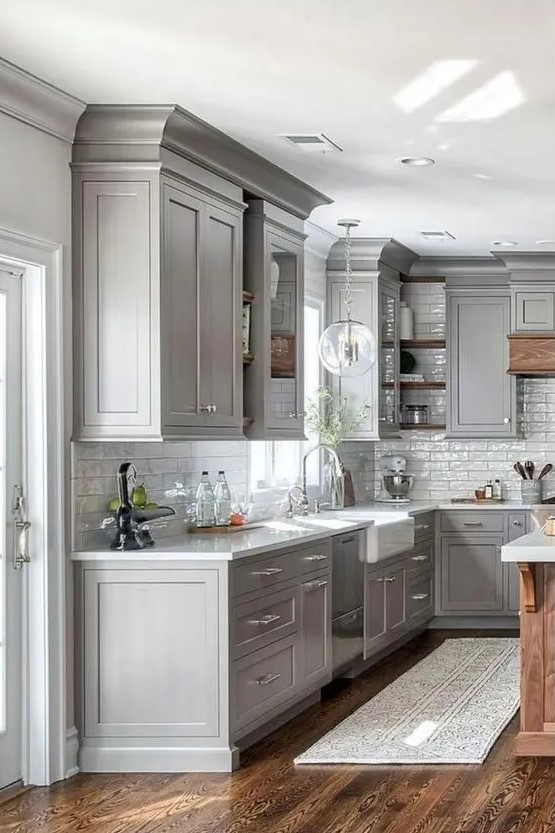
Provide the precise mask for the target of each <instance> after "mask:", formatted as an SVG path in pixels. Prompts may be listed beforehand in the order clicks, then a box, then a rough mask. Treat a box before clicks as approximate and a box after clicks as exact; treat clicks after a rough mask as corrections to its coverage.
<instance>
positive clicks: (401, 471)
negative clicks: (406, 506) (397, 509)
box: [377, 454, 414, 504]
mask: <svg viewBox="0 0 555 833" xmlns="http://www.w3.org/2000/svg"><path fill="white" fill-rule="evenodd" d="M406 467H407V461H406V460H405V458H404V457H401V456H400V455H399V454H384V456H383V457H380V469H381V472H382V488H381V492H380V494H379V495H378V497H377V500H378V501H379V502H380V503H397V504H398V503H410V499H409V497H408V493H409V492H410V490H411V489H412V484H413V483H414V475H413V474H405V469H406Z"/></svg>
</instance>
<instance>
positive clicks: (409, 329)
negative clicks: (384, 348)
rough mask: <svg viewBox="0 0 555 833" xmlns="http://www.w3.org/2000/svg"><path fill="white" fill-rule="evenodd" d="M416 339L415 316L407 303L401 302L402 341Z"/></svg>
mask: <svg viewBox="0 0 555 833" xmlns="http://www.w3.org/2000/svg"><path fill="white" fill-rule="evenodd" d="M413 338H414V315H413V312H412V310H411V308H410V307H409V305H408V304H407V302H406V301H401V339H402V341H412V339H413Z"/></svg>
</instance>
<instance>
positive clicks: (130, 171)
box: [72, 105, 330, 440]
mask: <svg viewBox="0 0 555 833" xmlns="http://www.w3.org/2000/svg"><path fill="white" fill-rule="evenodd" d="M72 181H73V238H74V239H73V259H74V260H73V316H74V318H73V333H74V377H75V378H74V433H73V437H74V439H76V440H128V439H133V440H153V439H158V440H159V439H164V438H169V439H177V438H180V439H199V438H221V439H225V438H227V437H237V436H242V435H243V367H242V292H243V289H244V288H245V287H243V274H242V272H243V213H244V211H245V208H246V204H245V202H244V192H245V190H246V191H248V192H249V193H251V194H252V193H255V194H258V195H259V196H261V197H263V198H264V199H263V200H258V202H259V203H261V204H263V206H264V211H263V214H264V219H262V220H261V226H260V228H261V234H260V239H259V241H258V249H257V257H258V260H257V259H256V257H255V258H254V260H253V262H252V265H251V268H250V272H249V279H250V280H251V283H252V284H253V285H254V284H255V283H256V286H253V290H254V291H255V292H256V293H257V295H258V298H257V303H258V304H259V306H260V316H261V317H260V326H261V327H263V328H264V331H265V334H266V342H265V350H262V351H261V352H260V354H259V356H257V358H256V361H255V367H256V368H257V369H256V370H254V375H250V376H249V377H248V378H249V381H250V382H252V381H253V380H254V381H255V382H256V381H259V380H258V378H257V376H256V374H257V372H258V367H260V368H262V374H263V375H262V377H261V378H262V379H263V381H264V382H265V385H262V384H261V385H259V388H260V390H259V396H258V398H257V400H256V401H257V403H258V407H259V410H257V412H256V414H254V413H253V414H252V416H256V417H257V421H258V423H259V424H264V425H267V426H268V427H269V428H268V430H269V431H270V432H273V434H274V435H276V436H280V435H283V436H297V437H300V436H302V422H303V420H302V411H303V392H302V348H303V333H302V317H303V307H302V299H303V262H302V255H303V240H304V234H303V229H304V219H305V218H306V217H308V215H309V214H310V213H311V211H312V210H313V208H314V207H315V206H316V205H320V204H322V203H325V202H330V200H329V199H328V198H327V197H325V196H324V195H323V194H320V193H319V192H317V191H315V190H314V189H312V188H310V187H309V186H308V185H305V184H304V183H303V182H301V181H300V180H298V179H296V178H295V177H292V176H291V175H290V174H288V173H287V172H286V171H283V170H281V169H280V168H278V167H276V166H275V165H273V164H272V163H270V162H268V161H267V160H266V159H263V158H262V157H260V156H259V155H258V154H256V153H254V152H252V151H250V150H249V149H248V148H246V147H244V146H243V145H240V144H239V143H238V142H236V141H234V140H233V139H231V138H230V137H229V136H226V135H225V134H223V133H221V131H218V130H216V129H214V128H212V127H211V126H210V125H208V124H206V123H205V122H202V121H201V120H200V119H198V118H196V117H195V116H193V115H192V114H191V113H188V112H187V111H186V110H183V109H182V108H179V107H176V106H173V105H168V106H164V105H159V106H142V105H129V106H126V105H111V106H103V105H89V106H88V107H87V108H86V109H85V112H84V113H83V115H82V116H81V118H80V120H79V123H78V125H77V130H76V134H75V140H74V142H73V147H72ZM277 205H280V206H285V209H283V208H276V207H275V206H277ZM289 212H290V213H289ZM266 217H267V218H268V220H267V221H266ZM274 284H276V285H275V286H274ZM272 289H274V290H275V292H274V295H271V291H272ZM270 298H271V299H272V300H271V303H270V301H269V300H268V299H270ZM256 312H257V314H256V315H253V318H254V320H255V321H256V320H258V318H259V316H258V312H259V310H258V308H257V310H256ZM274 325H275V326H274ZM256 326H258V325H255V327H256ZM273 328H274V329H275V336H276V338H275V339H274V338H273V336H272V331H273ZM278 336H279V338H278ZM274 343H275V347H276V351H275V352H276V355H277V359H279V362H281V364H280V367H279V368H278V369H276V367H275V366H274V367H272V365H271V347H272V345H273V344H274ZM286 348H287V349H286ZM283 367H285V371H284V372H280V370H282V369H283ZM264 374H265V376H264ZM245 375H247V374H246V373H245ZM280 409H281V410H280ZM266 412H267V413H268V420H267V421H265V420H264V417H265V416H266ZM289 412H292V413H294V414H295V416H294V417H293V418H289V416H288V414H289ZM286 425H287V428H288V430H284V429H285V426H286ZM261 435H262V436H263V431H261Z"/></svg>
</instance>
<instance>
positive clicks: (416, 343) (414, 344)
mask: <svg viewBox="0 0 555 833" xmlns="http://www.w3.org/2000/svg"><path fill="white" fill-rule="evenodd" d="M401 347H407V348H412V349H413V350H418V349H420V348H422V349H423V350H434V349H435V350H443V349H445V339H444V338H416V339H411V340H410V341H401Z"/></svg>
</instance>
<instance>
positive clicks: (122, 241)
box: [76, 182, 160, 437]
mask: <svg viewBox="0 0 555 833" xmlns="http://www.w3.org/2000/svg"><path fill="white" fill-rule="evenodd" d="M81 196H82V215H81V227H80V228H79V230H78V233H77V239H78V241H79V243H78V245H81V246H82V252H81V262H82V269H83V272H82V281H79V286H78V287H77V288H76V307H77V308H78V309H77V313H76V314H77V315H78V316H79V317H80V327H79V325H78V332H77V333H76V337H77V338H79V339H80V340H81V349H80V352H81V354H82V358H81V367H77V368H76V376H77V384H76V391H77V393H76V418H77V420H78V422H79V415H81V420H80V422H81V425H78V428H77V430H78V432H79V434H80V435H81V436H84V437H86V436H87V434H91V435H92V436H102V435H103V434H106V435H107V436H111V435H114V433H116V434H119V435H121V436H137V435H149V434H157V433H158V434H159V430H160V428H159V424H158V423H157V421H156V419H155V417H154V415H153V413H152V411H151V392H152V388H153V384H154V382H153V376H152V374H153V364H155V362H156V357H157V352H156V350H155V349H154V345H153V342H152V337H153V332H152V325H151V306H152V303H153V300H152V299H153V280H154V278H153V271H152V264H151V247H152V246H153V241H152V235H151V224H150V223H151V221H150V184H149V183H148V182H84V183H82V194H81ZM79 330H80V331H81V332H79ZM155 423H156V424H155Z"/></svg>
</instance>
